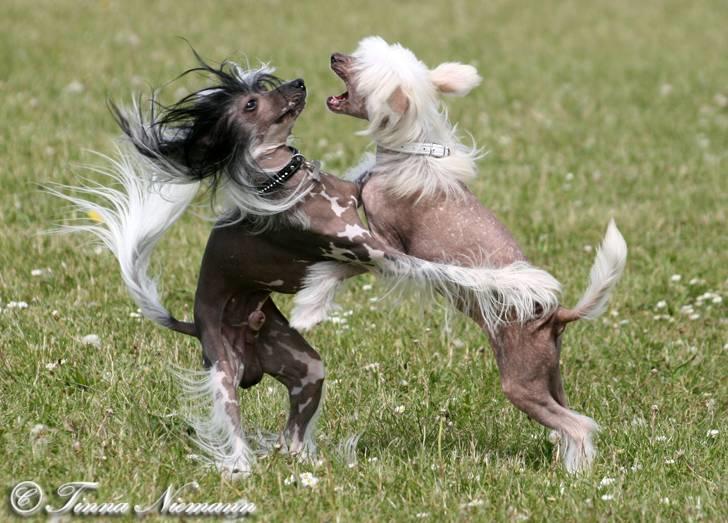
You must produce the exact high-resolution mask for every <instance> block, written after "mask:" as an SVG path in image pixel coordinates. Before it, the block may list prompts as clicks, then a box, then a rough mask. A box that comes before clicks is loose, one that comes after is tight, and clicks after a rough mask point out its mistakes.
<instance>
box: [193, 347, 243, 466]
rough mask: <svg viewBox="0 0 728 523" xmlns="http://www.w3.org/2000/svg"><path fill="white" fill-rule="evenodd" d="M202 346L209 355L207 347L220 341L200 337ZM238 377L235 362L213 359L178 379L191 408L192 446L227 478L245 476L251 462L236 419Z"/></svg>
mask: <svg viewBox="0 0 728 523" xmlns="http://www.w3.org/2000/svg"><path fill="white" fill-rule="evenodd" d="M202 343H203V346H206V347H208V349H207V350H206V352H208V354H209V350H210V349H209V347H210V345H211V344H213V343H214V344H215V345H217V344H220V343H224V342H221V339H220V338H217V339H212V340H211V339H210V338H209V337H208V338H206V337H205V336H203V338H202ZM206 359H209V355H206ZM238 375H239V370H238V363H237V361H236V359H234V358H225V357H223V358H217V359H213V361H211V362H210V364H209V366H208V367H207V369H206V370H205V371H202V372H198V373H189V374H183V375H181V376H180V377H181V380H182V386H183V389H184V391H185V393H186V397H187V398H186V399H187V402H188V404H189V405H190V407H191V411H190V413H189V416H188V421H189V423H190V425H191V426H192V428H193V429H194V431H195V435H194V440H195V443H197V445H198V446H199V447H200V448H201V449H202V451H203V452H204V453H205V454H206V459H209V460H211V461H212V462H213V463H214V465H215V466H216V467H217V469H218V470H219V471H220V472H221V473H222V474H223V476H225V477H227V478H229V479H238V478H240V477H244V476H246V475H248V474H249V473H250V472H251V470H252V466H253V464H254V462H255V457H254V454H253V452H252V451H251V449H250V448H249V447H248V443H247V441H246V437H245V433H244V431H243V427H242V424H241V419H240V404H239V401H238V394H237V389H238V379H239V378H238Z"/></svg>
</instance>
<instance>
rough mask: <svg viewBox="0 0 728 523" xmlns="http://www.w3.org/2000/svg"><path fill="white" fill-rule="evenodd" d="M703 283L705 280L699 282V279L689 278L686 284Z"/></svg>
mask: <svg viewBox="0 0 728 523" xmlns="http://www.w3.org/2000/svg"><path fill="white" fill-rule="evenodd" d="M704 283H705V280H701V279H700V278H691V280H690V281H689V282H688V285H703V284H704Z"/></svg>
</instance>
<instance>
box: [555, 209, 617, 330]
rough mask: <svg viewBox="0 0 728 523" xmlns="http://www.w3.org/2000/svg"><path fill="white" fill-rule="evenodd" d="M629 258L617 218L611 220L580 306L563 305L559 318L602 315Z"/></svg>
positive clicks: (564, 321)
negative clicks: (564, 306) (566, 306)
mask: <svg viewBox="0 0 728 523" xmlns="http://www.w3.org/2000/svg"><path fill="white" fill-rule="evenodd" d="M626 262H627V243H626V242H625V241H624V237H623V236H622V234H621V233H620V232H619V229H617V225H616V224H615V223H614V220H610V222H609V225H608V226H607V233H606V234H605V236H604V240H602V245H601V246H600V247H599V250H598V251H597V256H596V260H594V265H593V266H592V268H591V273H590V274H589V286H588V287H587V289H586V291H585V292H584V295H583V296H582V297H581V299H580V300H579V303H577V304H576V307H574V308H573V309H563V308H562V309H559V311H558V313H557V314H558V319H559V320H560V321H562V322H563V323H568V322H570V321H575V320H578V319H582V318H583V319H587V320H593V319H595V318H598V317H599V315H601V314H602V313H603V312H604V310H605V309H606V307H607V302H608V301H609V296H610V295H611V293H612V290H613V289H614V286H615V285H616V284H617V282H618V281H619V279H620V277H621V276H622V273H623V272H624V266H625V264H626Z"/></svg>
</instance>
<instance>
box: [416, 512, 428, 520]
mask: <svg viewBox="0 0 728 523" xmlns="http://www.w3.org/2000/svg"><path fill="white" fill-rule="evenodd" d="M415 517H416V518H417V519H425V518H429V517H430V513H429V512H418V513H417V514H415Z"/></svg>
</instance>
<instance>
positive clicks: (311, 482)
mask: <svg viewBox="0 0 728 523" xmlns="http://www.w3.org/2000/svg"><path fill="white" fill-rule="evenodd" d="M298 479H299V481H300V483H301V486H302V487H306V488H313V487H315V486H316V484H317V483H318V482H319V479H318V478H317V477H316V476H314V475H313V474H311V473H310V472H302V473H301V474H300V475H299V476H298Z"/></svg>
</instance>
